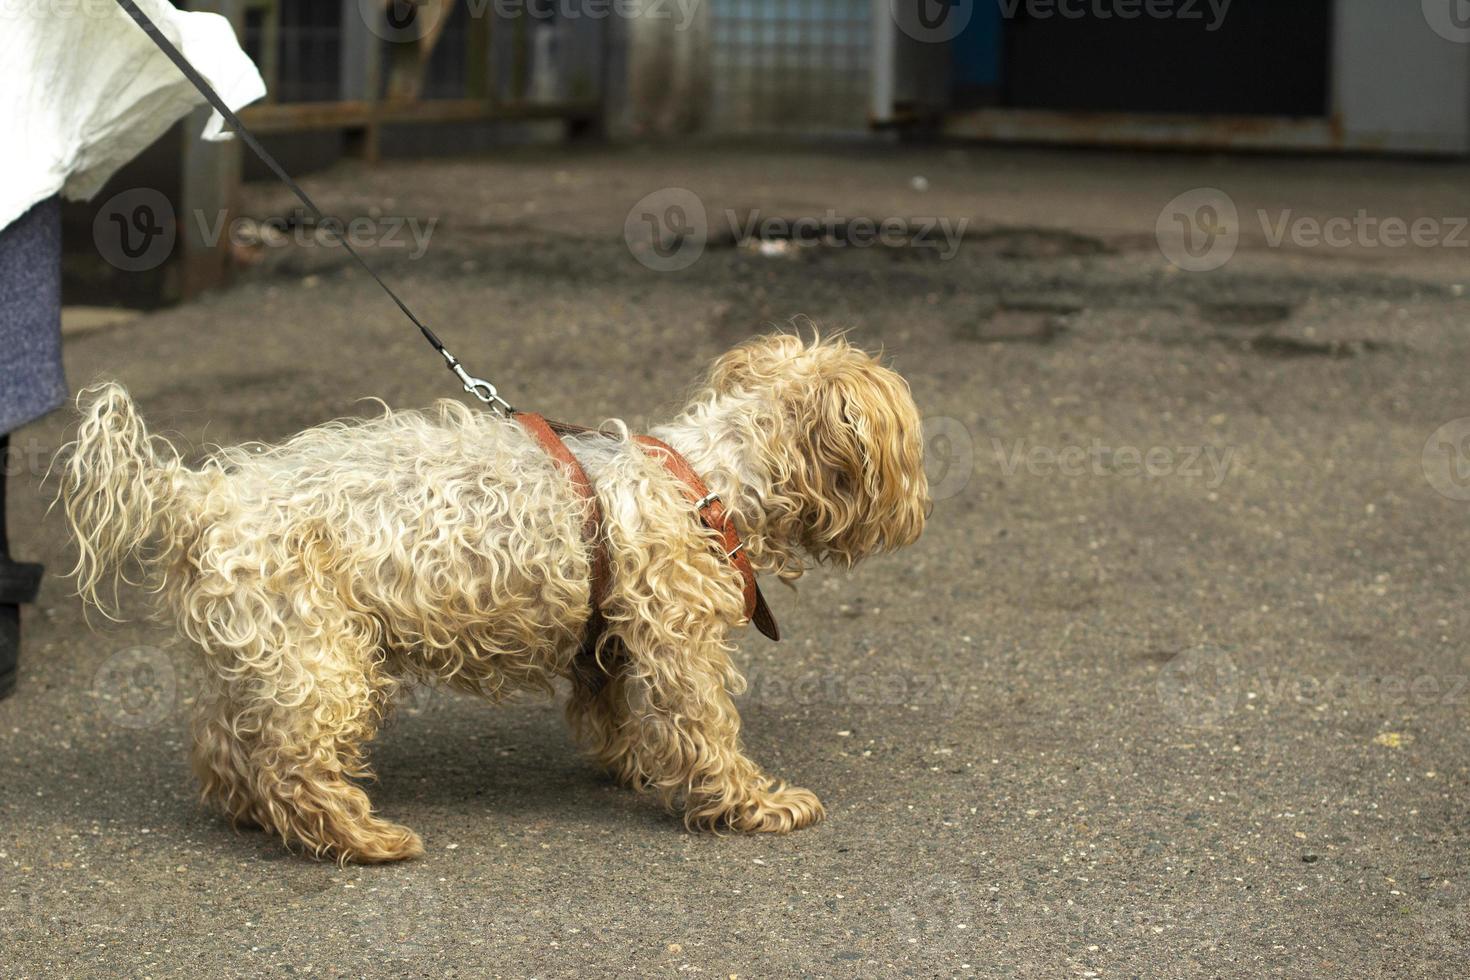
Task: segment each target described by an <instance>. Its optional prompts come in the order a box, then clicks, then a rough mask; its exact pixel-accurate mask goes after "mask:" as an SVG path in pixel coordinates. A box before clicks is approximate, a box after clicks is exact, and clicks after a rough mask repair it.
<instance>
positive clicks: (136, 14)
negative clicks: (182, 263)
mask: <svg viewBox="0 0 1470 980" xmlns="http://www.w3.org/2000/svg"><path fill="white" fill-rule="evenodd" d="M117 5H118V6H119V7H121V8H122V9H123V10H124V11H125V12H126V13H127V15H128V16H129V17H131V18H133V20H134V21H135V22H136V23H137V25H138V26H139V27H141V28H142V29H143V33H144V34H147V35H148V37H149V38H150V39H151V40H152V41H153V43H154V44H156V45H158V49H159V50H160V51H162V52H163V53H164V54H166V55H167V56H168V60H169V61H172V62H173V63H174V66H175V67H177V68H178V69H179V71H181V72H183V74H184V77H185V78H187V79H188V80H189V82H190V83H191V84H192V85H193V86H194V87H195V88H196V89H198V90H199V94H200V95H202V96H204V98H205V99H206V100H207V101H208V102H209V104H210V105H212V106H214V110H215V111H216V112H218V113H219V114H220V115H221V116H223V117H224V119H225V121H226V122H227V123H229V124H230V126H231V127H232V128H233V129H234V131H235V132H236V133H237V134H239V136H240V139H242V140H244V141H245V145H246V146H248V147H250V149H251V150H253V151H255V155H256V156H258V157H260V159H261V162H263V163H264V164H265V165H266V166H267V167H269V168H270V169H271V172H272V173H274V174H275V175H276V176H277V177H279V178H281V182H282V183H283V184H285V185H286V186H287V187H289V188H291V192H292V193H293V194H295V195H296V196H297V197H299V198H300V199H301V203H302V204H305V205H306V208H307V210H308V211H310V212H311V214H312V217H314V218H316V220H317V224H318V226H319V227H321V228H323V229H330V228H331V227H332V222H329V221H327V218H326V215H324V214H322V210H321V208H319V207H317V206H316V203H315V202H314V201H312V199H311V198H310V197H308V196H307V194H306V191H304V190H302V189H301V185H299V184H297V183H296V181H294V180H292V179H291V175H290V174H288V173H286V169H285V168H284V167H282V166H281V165H280V164H279V163H277V162H276V158H275V157H273V156H271V155H270V153H268V152H267V151H266V148H265V147H263V146H261V145H260V140H258V139H256V138H255V134H254V133H252V132H250V130H249V129H247V128H246V127H245V124H244V123H242V122H241V121H240V117H239V116H237V115H235V113H234V111H233V110H231V109H230V107H229V106H227V105H225V100H224V99H221V98H220V97H219V93H218V92H216V91H215V90H214V88H213V87H212V86H211V85H210V84H209V82H207V81H205V79H204V76H203V75H201V74H199V72H198V71H196V70H195V69H194V66H193V65H191V64H189V61H188V59H187V58H185V57H184V56H183V55H182V54H181V53H180V52H179V49H178V48H176V47H174V45H173V42H172V41H170V40H169V39H168V38H166V37H164V36H163V32H162V31H160V30H159V29H158V25H157V24H155V23H153V21H151V20H149V19H148V15H147V14H145V13H143V11H141V10H139V9H138V5H137V4H135V3H134V2H133V0H117ZM329 233H330V232H329ZM336 237H337V241H339V242H341V243H342V247H343V248H345V249H346V250H347V254H349V255H351V256H352V257H353V258H354V259H356V260H357V264H358V265H360V266H362V267H363V268H364V269H366V270H367V274H368V275H370V276H372V277H373V281H374V282H376V283H377V284H378V285H379V286H382V287H383V292H385V293H387V294H388V298H389V299H391V300H393V302H394V303H396V304H397V305H398V308H399V309H400V310H402V311H403V315H404V316H406V317H408V318H409V319H410V320H412V321H413V325H414V326H416V327H418V328H419V332H420V333H422V334H423V335H424V339H425V340H427V341H428V342H429V344H430V345H431V346H432V347H433V348H434V350H436V351H438V352H439V354H440V356H442V357H443V358H444V360H445V361H446V362H447V363H448V365H449V370H451V371H453V372H454V374H455V376H456V377H458V378H459V380H460V381H461V382H462V383H463V384H464V390H465V391H467V392H469V393H470V394H472V395H474V396H475V397H476V398H478V399H480V401H482V402H484V403H485V404H486V405H490V406H492V407H495V408H499V409H500V410H501V411H503V412H505V414H507V415H509V414H511V413H512V412H513V411H514V409H512V408H511V407H510V404H509V403H508V402H507V401H506V400H505V399H504V398H502V397H500V393H499V392H498V391H496V390H495V386H494V385H493V384H491V383H490V382H488V381H485V380H483V379H481V378H474V377H471V376H470V375H469V374H468V373H466V371H465V369H464V368H463V367H461V366H460V363H459V359H458V358H456V357H455V356H454V355H453V354H451V353H449V350H448V348H446V347H445V346H444V342H443V341H442V340H440V339H439V336H438V335H437V334H435V333H434V331H432V330H430V329H429V328H428V326H427V325H425V324H424V322H423V321H422V320H420V319H419V318H418V317H416V316H414V314H413V311H412V310H410V309H409V308H408V304H407V303H405V302H403V300H401V299H399V298H398V294H397V293H395V292H394V291H393V290H392V289H391V288H390V287H389V286H388V284H387V283H386V282H384V281H383V278H382V277H381V276H379V275H378V274H377V273H376V272H374V271H373V267H372V266H370V265H368V264H367V260H366V259H364V258H363V257H362V256H361V255H359V254H358V252H357V250H356V249H355V248H353V247H352V245H351V243H349V242H348V241H347V238H346V236H344V235H341V234H338V235H337V236H336Z"/></svg>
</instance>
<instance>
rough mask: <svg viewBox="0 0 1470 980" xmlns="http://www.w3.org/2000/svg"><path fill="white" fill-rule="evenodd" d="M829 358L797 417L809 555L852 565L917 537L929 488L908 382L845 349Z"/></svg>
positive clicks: (804, 396) (835, 349)
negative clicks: (805, 494) (806, 497)
mask: <svg viewBox="0 0 1470 980" xmlns="http://www.w3.org/2000/svg"><path fill="white" fill-rule="evenodd" d="M830 352H831V353H830V355H829V356H827V357H824V358H821V361H822V363H821V366H820V368H819V369H818V370H817V371H816V373H815V375H814V377H813V379H812V383H811V384H810V385H809V386H808V387H806V388H805V391H804V392H803V393H802V396H801V402H802V404H801V406H800V407H799V408H798V410H797V413H796V415H797V422H798V429H797V433H796V436H797V439H798V440H799V441H800V443H801V450H800V451H799V452H798V454H797V455H798V457H799V458H800V459H801V460H802V461H803V463H804V464H805V465H801V466H798V467H796V473H797V474H799V475H800V477H801V478H802V479H803V480H804V481H805V482H806V483H807V484H808V486H807V491H808V492H807V496H808V499H809V500H810V504H809V509H808V512H807V514H806V519H807V521H808V527H807V528H806V530H805V537H806V544H807V548H808V550H810V551H811V552H812V553H813V554H814V555H816V556H817V557H818V558H819V559H821V558H825V559H833V560H837V561H839V562H841V563H843V564H847V565H851V564H853V563H855V562H857V561H858V560H860V559H862V558H864V557H867V556H868V555H871V554H874V553H877V552H881V551H887V550H889V549H892V548H897V547H900V546H902V545H905V544H910V543H912V542H913V541H914V540H915V539H916V538H918V536H919V533H920V532H921V531H922V530H923V526H924V500H925V498H926V497H927V493H928V487H927V481H926V480H925V477H924V464H923V438H922V435H921V433H920V422H919V416H918V410H917V409H916V408H915V406H914V401H913V396H912V395H911V394H910V393H909V388H908V384H907V383H906V382H905V381H904V380H903V378H901V377H900V376H899V375H898V374H896V373H895V372H893V371H891V370H889V369H888V368H885V367H883V365H881V364H880V363H879V362H878V361H877V360H876V359H875V358H873V357H871V356H870V355H868V354H867V353H865V352H863V351H861V350H858V349H856V348H853V347H849V346H848V345H846V344H845V343H841V342H839V344H838V345H837V346H835V347H833V348H830ZM794 475H795V474H794Z"/></svg>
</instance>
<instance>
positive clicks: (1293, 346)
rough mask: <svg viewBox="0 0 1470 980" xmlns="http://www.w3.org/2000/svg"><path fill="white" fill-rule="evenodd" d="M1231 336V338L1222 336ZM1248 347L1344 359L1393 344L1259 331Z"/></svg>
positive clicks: (1268, 353)
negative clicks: (1324, 338)
mask: <svg viewBox="0 0 1470 980" xmlns="http://www.w3.org/2000/svg"><path fill="white" fill-rule="evenodd" d="M1222 339H1228V338H1222ZM1244 346H1245V349H1246V350H1247V351H1249V352H1250V353H1252V354H1259V355H1260V356H1262V357H1271V358H1277V359H1282V360H1291V359H1294V358H1301V357H1325V358H1329V359H1333V360H1341V359H1343V358H1348V357H1357V356H1358V355H1360V354H1370V353H1375V352H1378V351H1384V350H1392V349H1393V345H1392V344H1388V343H1385V342H1383V341H1381V340H1308V339H1306V338H1303V337H1288V336H1284V335H1282V334H1271V333H1263V334H1257V335H1256V336H1254V337H1251V338H1250V339H1249V340H1247V341H1245V345H1244Z"/></svg>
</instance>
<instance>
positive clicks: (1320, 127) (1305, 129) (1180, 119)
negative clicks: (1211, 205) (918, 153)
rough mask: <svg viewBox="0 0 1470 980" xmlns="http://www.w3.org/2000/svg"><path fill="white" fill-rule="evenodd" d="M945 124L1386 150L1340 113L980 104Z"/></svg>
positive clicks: (1005, 132) (1118, 137)
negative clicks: (1346, 126)
mask: <svg viewBox="0 0 1470 980" xmlns="http://www.w3.org/2000/svg"><path fill="white" fill-rule="evenodd" d="M940 128H941V131H942V132H943V134H944V135H945V136H952V137H957V138H960V139H983V140H999V141H1005V142H1018V143H1028V142H1029V143H1074V144H1097V145H1105V146H1122V147H1142V148H1150V149H1153V148H1181V149H1226V150H1239V149H1255V150H1268V149H1269V150H1282V149H1287V150H1343V149H1361V150H1379V149H1384V146H1383V145H1382V144H1380V143H1378V142H1376V141H1375V140H1373V139H1372V138H1371V137H1360V138H1357V139H1349V138H1348V137H1347V136H1346V135H1345V134H1344V132H1343V127H1342V124H1341V122H1340V121H1339V120H1338V119H1336V118H1320V119H1312V118H1296V117H1285V116H1187V115H1185V116H1181V115H1163V114H1158V115H1155V114H1145V113H1113V112H1053V111H1047V110H1033V109H977V110H974V111H970V112H950V113H945V114H943V115H942V117H941V118H940Z"/></svg>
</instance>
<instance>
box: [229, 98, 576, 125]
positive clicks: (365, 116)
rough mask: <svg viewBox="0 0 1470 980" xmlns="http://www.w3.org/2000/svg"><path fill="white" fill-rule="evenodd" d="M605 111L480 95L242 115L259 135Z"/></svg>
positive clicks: (288, 107)
mask: <svg viewBox="0 0 1470 980" xmlns="http://www.w3.org/2000/svg"><path fill="white" fill-rule="evenodd" d="M600 111H601V106H600V105H599V104H598V103H596V102H554V103H536V104H531V103H519V104H516V103H511V104H505V103H501V104H496V105H492V104H490V103H489V102H485V101H481V100H478V99H431V100H425V101H412V102H380V103H377V104H374V103H371V102H362V101H351V102H292V103H277V104H273V105H256V106H250V107H248V108H246V109H245V110H244V111H243V112H241V113H240V118H241V120H242V121H244V123H245V125H247V126H249V127H250V128H251V129H252V130H254V131H255V132H257V133H293V132H303V131H308V130H319V129H350V128H356V127H362V126H369V125H373V124H385V123H448V122H500V121H517V120H532V119H572V120H577V119H588V118H595V117H596V116H597V115H598V114H599V112H600Z"/></svg>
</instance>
